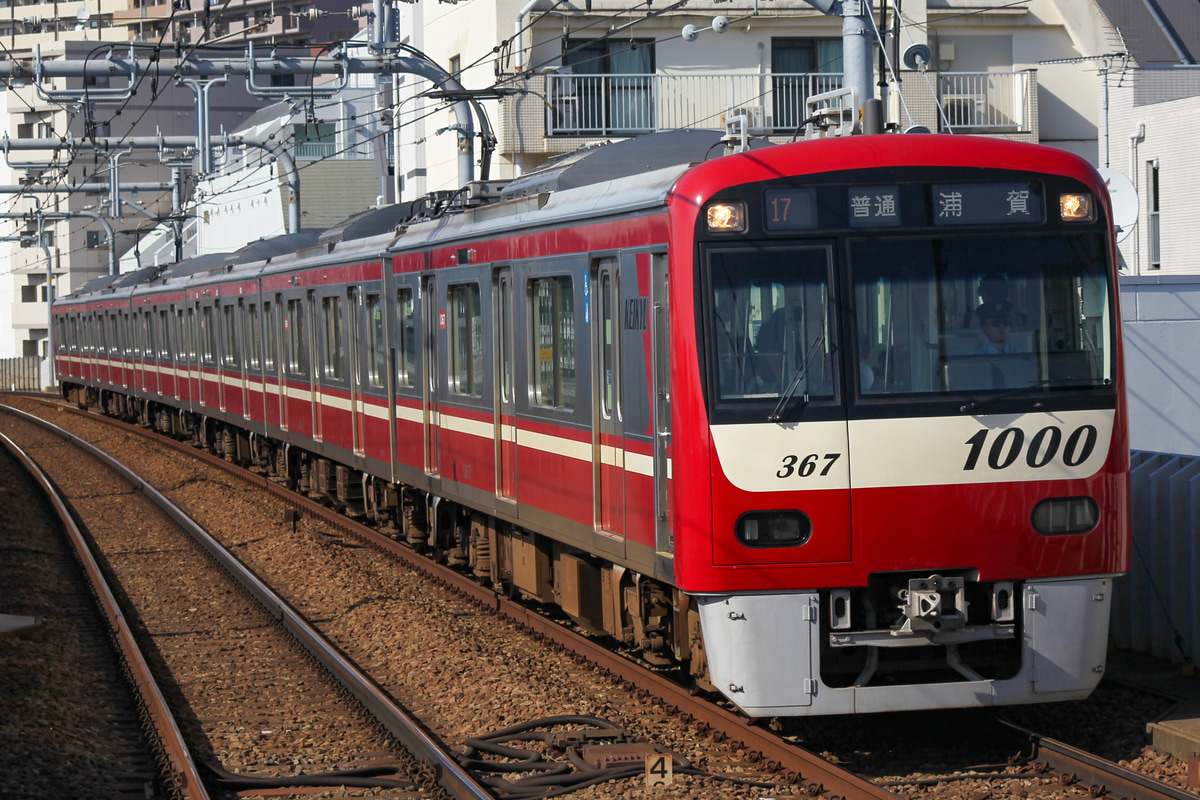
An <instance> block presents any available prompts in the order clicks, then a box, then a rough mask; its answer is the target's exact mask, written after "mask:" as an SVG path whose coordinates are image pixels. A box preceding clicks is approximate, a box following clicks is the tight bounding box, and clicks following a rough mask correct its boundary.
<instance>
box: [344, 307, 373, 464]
mask: <svg viewBox="0 0 1200 800" xmlns="http://www.w3.org/2000/svg"><path fill="white" fill-rule="evenodd" d="M348 299H349V301H350V314H349V316H350V353H349V357H350V365H349V366H350V428H351V439H352V444H353V447H354V454H355V455H359V456H362V455H366V452H367V451H366V415H367V404H366V398H364V397H363V384H364V380H363V367H364V361H363V355H364V353H365V352H366V349H365V348H366V344H365V343H366V341H367V337H366V335H365V327H366V326H367V325H369V324H370V322H369V321H367V319H366V314H367V309H366V303H365V301H364V298H363V290H362V288H361V287H354V288H352V289H351V290H350V296H349V298H348Z"/></svg>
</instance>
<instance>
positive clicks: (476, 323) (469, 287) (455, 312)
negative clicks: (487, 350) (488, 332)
mask: <svg viewBox="0 0 1200 800" xmlns="http://www.w3.org/2000/svg"><path fill="white" fill-rule="evenodd" d="M447 294H448V297H447V300H448V301H449V302H448V305H449V306H450V391H452V392H454V393H455V394H465V395H471V396H472V397H480V396H482V394H483V316H482V312H481V311H480V301H479V284H477V283H470V284H461V285H458V286H451V287H449V289H448V290H447Z"/></svg>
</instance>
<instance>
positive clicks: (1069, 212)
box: [1058, 194, 1096, 222]
mask: <svg viewBox="0 0 1200 800" xmlns="http://www.w3.org/2000/svg"><path fill="white" fill-rule="evenodd" d="M1058 213H1059V216H1060V217H1061V218H1062V221H1063V222H1092V221H1093V220H1095V219H1096V204H1095V203H1094V202H1092V196H1091V195H1090V194H1060V195H1059V196H1058Z"/></svg>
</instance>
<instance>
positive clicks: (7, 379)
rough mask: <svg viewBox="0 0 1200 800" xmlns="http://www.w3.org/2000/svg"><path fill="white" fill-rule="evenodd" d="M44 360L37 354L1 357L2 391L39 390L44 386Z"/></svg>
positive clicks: (0, 382)
mask: <svg viewBox="0 0 1200 800" xmlns="http://www.w3.org/2000/svg"><path fill="white" fill-rule="evenodd" d="M41 382H42V360H41V359H40V358H38V357H37V356H24V357H22V358H0V391H4V392H24V391H34V392H36V391H39V390H40V389H41V388H42V386H41Z"/></svg>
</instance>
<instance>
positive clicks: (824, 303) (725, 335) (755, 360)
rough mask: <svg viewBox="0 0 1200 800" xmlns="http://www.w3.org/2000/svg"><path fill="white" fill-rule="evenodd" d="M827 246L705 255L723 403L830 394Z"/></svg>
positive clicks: (831, 367) (829, 254)
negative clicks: (785, 393)
mask: <svg viewBox="0 0 1200 800" xmlns="http://www.w3.org/2000/svg"><path fill="white" fill-rule="evenodd" d="M830 263H831V252H830V248H829V247H828V246H822V245H816V246H799V247H770V248H729V249H721V250H717V251H714V252H712V253H711V255H710V260H709V268H710V271H709V281H710V286H711V292H712V294H711V302H712V318H713V328H714V333H715V336H716V341H715V348H716V350H715V352H716V373H717V374H716V386H717V392H718V395H719V397H720V400H721V401H725V402H729V401H732V402H735V403H736V402H739V401H755V400H759V401H765V400H768V399H771V398H779V397H781V396H782V394H783V393H784V392H785V391H786V390H787V389H788V388H789V386H790V388H791V394H792V395H794V396H799V397H807V398H812V397H814V396H815V397H825V398H828V397H832V396H833V393H834V379H833V360H832V357H831V353H832V344H831V338H830V330H829V326H830V320H829V314H828V310H829V279H830Z"/></svg>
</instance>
